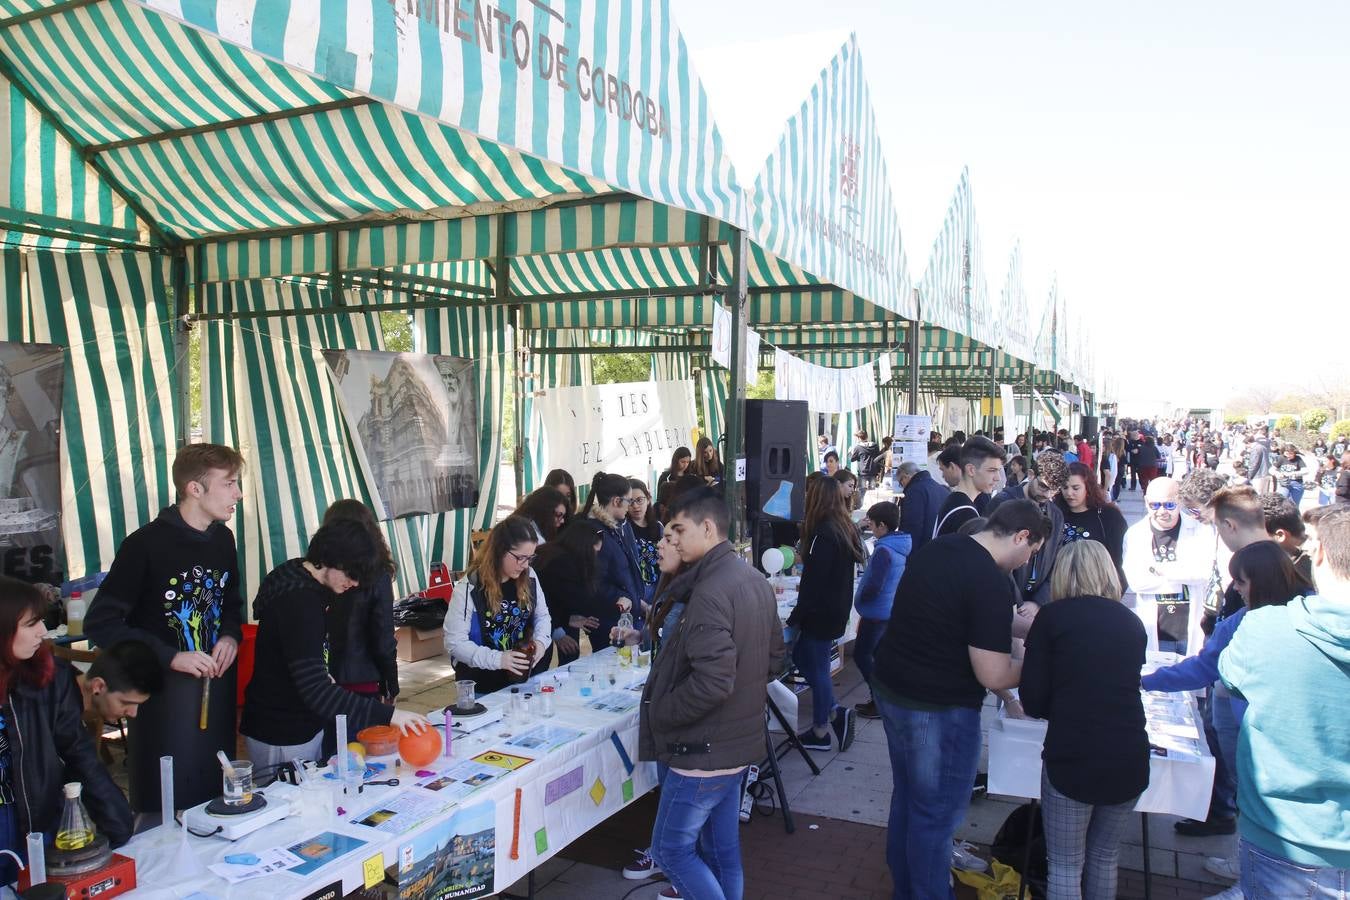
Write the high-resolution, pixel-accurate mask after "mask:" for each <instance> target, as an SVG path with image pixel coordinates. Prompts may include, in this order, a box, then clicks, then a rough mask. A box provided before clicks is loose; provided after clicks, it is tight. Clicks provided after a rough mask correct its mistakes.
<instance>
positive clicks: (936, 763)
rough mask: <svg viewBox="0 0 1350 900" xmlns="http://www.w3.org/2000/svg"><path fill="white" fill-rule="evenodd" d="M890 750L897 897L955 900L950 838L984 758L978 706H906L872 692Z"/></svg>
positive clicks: (890, 833)
mask: <svg viewBox="0 0 1350 900" xmlns="http://www.w3.org/2000/svg"><path fill="white" fill-rule="evenodd" d="M872 698H873V700H875V701H876V704H877V709H878V710H879V711H880V712H881V720H882V723H883V724H884V725H885V726H886V743H887V745H888V746H889V747H890V751H891V777H892V779H893V780H894V789H893V790H892V792H891V816H890V823H889V826H888V828H887V831H886V864H887V865H888V866H889V867H890V870H891V880H892V881H893V882H894V883H895V893H894V894H893V897H894V900H938V898H943V900H951V898H952V897H953V896H954V894H953V893H952V884H951V866H952V839H953V838H954V837H955V836H956V829H957V828H958V827H960V825H961V820H962V819H964V818H965V815H966V810H967V808H968V807H969V806H970V792H971V791H972V790H973V789H974V788H975V771H976V769H977V768H978V767H979V763H980V711H979V710H978V709H966V708H964V707H955V708H950V709H944V710H941V711H938V712H926V711H922V710H915V709H907V708H906V707H903V706H900V705H898V704H896V703H892V702H891V701H889V700H887V699H886V698H885V696H884V695H881V694H877V693H876V692H875V691H874V692H873V694H872Z"/></svg>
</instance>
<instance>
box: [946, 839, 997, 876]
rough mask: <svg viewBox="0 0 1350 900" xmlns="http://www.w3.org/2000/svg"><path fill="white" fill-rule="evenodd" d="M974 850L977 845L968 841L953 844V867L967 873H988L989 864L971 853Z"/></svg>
mask: <svg viewBox="0 0 1350 900" xmlns="http://www.w3.org/2000/svg"><path fill="white" fill-rule="evenodd" d="M974 849H975V845H974V844H970V843H967V842H966V841H957V842H955V843H954V844H952V867H953V868H956V869H962V870H964V871H966V872H987V871H988V870H989V863H987V862H985V861H984V860H982V859H980V858H979V857H978V856H976V855H975V854H974V853H971V852H970V851H972V850H974Z"/></svg>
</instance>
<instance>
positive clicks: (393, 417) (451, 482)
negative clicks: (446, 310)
mask: <svg viewBox="0 0 1350 900" xmlns="http://www.w3.org/2000/svg"><path fill="white" fill-rule="evenodd" d="M324 357H325V358H326V359H327V361H328V366H329V369H330V370H331V372H332V375H333V380H334V382H335V383H336V384H337V386H338V395H339V397H340V399H341V402H342V408H343V413H344V415H345V416H346V420H347V427H348V431H349V432H350V433H351V435H352V437H353V438H354V439H355V440H356V441H357V442H358V443H359V444H360V448H361V450H362V452H363V454H364V456H365V463H366V466H367V471H368V472H369V473H370V475H371V479H372V480H373V482H374V486H375V489H376V490H378V492H379V502H380V503H381V504H382V506H383V513H384V515H383V516H382V517H381V518H386V519H393V518H398V517H400V516H411V515H421V514H426V513H437V512H444V511H447V510H452V509H464V508H468V507H472V506H474V505H475V504H476V503H477V502H478V403H477V394H476V392H475V389H474V379H473V361H472V360H468V359H461V358H459V357H453V356H430V355H427V354H424V353H386V352H381V351H374V350H329V351H324Z"/></svg>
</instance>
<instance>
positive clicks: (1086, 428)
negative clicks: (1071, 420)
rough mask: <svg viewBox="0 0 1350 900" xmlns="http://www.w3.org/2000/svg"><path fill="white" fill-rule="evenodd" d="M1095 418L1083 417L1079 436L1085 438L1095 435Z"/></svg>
mask: <svg viewBox="0 0 1350 900" xmlns="http://www.w3.org/2000/svg"><path fill="white" fill-rule="evenodd" d="M1097 430H1098V429H1097V417H1096V416H1083V424H1082V425H1081V426H1080V429H1079V432H1078V433H1079V434H1081V435H1083V436H1085V437H1092V436H1093V435H1094V434H1096V433H1097Z"/></svg>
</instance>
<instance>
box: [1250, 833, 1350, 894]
mask: <svg viewBox="0 0 1350 900" xmlns="http://www.w3.org/2000/svg"><path fill="white" fill-rule="evenodd" d="M1238 859H1239V860H1240V861H1241V864H1242V881H1241V884H1242V896H1243V897H1245V898H1246V900H1285V898H1288V897H1306V898H1309V900H1350V869H1333V868H1330V867H1326V868H1317V867H1315V866H1305V865H1300V864H1299V863H1296V862H1291V861H1290V860H1287V859H1285V858H1284V857H1281V856H1276V855H1275V854H1274V853H1270V852H1268V851H1266V850H1262V849H1261V848H1260V847H1257V846H1256V845H1255V844H1249V843H1248V842H1246V841H1241V842H1239V843H1238Z"/></svg>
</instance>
